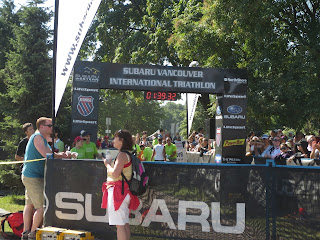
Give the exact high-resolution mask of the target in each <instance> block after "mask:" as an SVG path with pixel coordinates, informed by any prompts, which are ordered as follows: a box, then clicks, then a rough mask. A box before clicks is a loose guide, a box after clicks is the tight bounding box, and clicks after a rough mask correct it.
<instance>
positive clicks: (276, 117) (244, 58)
mask: <svg viewBox="0 0 320 240" xmlns="http://www.w3.org/2000/svg"><path fill="white" fill-rule="evenodd" d="M195 2H196V1H189V4H190V8H188V9H189V11H185V12H184V14H181V15H179V16H178V17H177V18H176V19H175V20H174V21H175V25H174V26H175V29H174V34H173V36H172V37H171V39H170V43H171V44H172V45H173V46H174V47H175V49H176V51H177V54H178V56H179V58H180V60H181V61H185V60H184V59H186V60H188V61H190V60H191V59H194V56H195V55H196V56H198V59H197V60H198V61H199V62H200V64H201V65H202V66H207V67H219V68H244V69H247V70H248V74H249V89H248V99H249V101H248V103H249V107H248V119H249V120H248V123H249V126H251V127H253V128H254V129H257V128H260V129H268V128H274V127H282V126H288V127H293V128H302V127H303V126H304V125H305V124H306V122H310V121H311V122H313V124H314V125H315V126H316V124H319V120H318V119H319V109H318V108H315V105H316V104H315V103H316V102H318V101H319V100H320V99H319V97H318V94H316V92H317V91H318V90H319V84H317V83H318V82H319V70H320V68H319V67H320V66H319V64H320V61H319V49H320V44H319V40H318V39H319V30H320V24H319V21H320V14H319V11H320V9H319V1H298V0H287V1H242V0H241V1H238V0H208V1H205V4H204V7H203V8H200V7H199V8H196V7H195ZM191 19H192V20H191ZM311 112H312V114H311ZM295 113H296V114H295Z"/></svg>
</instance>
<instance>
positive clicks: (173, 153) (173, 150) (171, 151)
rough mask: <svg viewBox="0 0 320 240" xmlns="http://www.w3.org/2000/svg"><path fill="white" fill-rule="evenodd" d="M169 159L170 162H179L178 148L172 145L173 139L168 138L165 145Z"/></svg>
mask: <svg viewBox="0 0 320 240" xmlns="http://www.w3.org/2000/svg"><path fill="white" fill-rule="evenodd" d="M164 148H165V151H166V155H167V159H168V160H169V161H170V162H176V161H177V146H176V145H174V144H173V143H171V138H169V137H167V139H166V145H164Z"/></svg>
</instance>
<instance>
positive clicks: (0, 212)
mask: <svg viewBox="0 0 320 240" xmlns="http://www.w3.org/2000/svg"><path fill="white" fill-rule="evenodd" d="M7 213H10V212H8V211H6V210H4V209H2V208H0V217H1V216H3V215H5V214H7Z"/></svg>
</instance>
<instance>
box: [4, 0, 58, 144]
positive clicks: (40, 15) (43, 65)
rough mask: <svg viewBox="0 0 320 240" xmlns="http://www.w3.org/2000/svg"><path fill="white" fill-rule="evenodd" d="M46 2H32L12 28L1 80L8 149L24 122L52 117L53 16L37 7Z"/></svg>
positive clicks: (20, 12)
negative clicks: (51, 50) (51, 51)
mask: <svg viewBox="0 0 320 240" xmlns="http://www.w3.org/2000/svg"><path fill="white" fill-rule="evenodd" d="M42 2H43V1H34V2H33V1H31V2H30V3H29V5H28V6H27V7H22V8H21V9H20V10H19V11H18V12H17V17H18V18H19V22H20V24H19V25H13V26H12V28H13V38H11V39H10V43H11V45H12V48H13V50H12V51H11V52H10V53H8V54H7V62H6V65H5V68H4V69H2V70H1V75H0V76H1V81H3V82H4V83H5V85H6V92H5V93H2V94H1V106H0V107H1V112H2V114H3V115H4V122H2V123H1V126H0V127H1V130H2V134H1V135H2V136H6V142H7V146H8V147H12V148H15V143H16V142H17V140H18V138H19V137H20V136H21V125H22V124H23V123H24V122H31V123H35V121H36V119H37V118H39V117H41V116H51V85H52V84H51V72H52V71H51V59H50V58H49V55H48V52H49V50H50V47H51V45H50V44H48V37H49V33H50V32H49V29H48V27H47V25H46V24H47V23H48V21H49V20H50V17H51V15H52V14H51V13H50V12H49V13H48V12H47V11H48V10H47V9H44V8H39V7H37V4H38V3H42Z"/></svg>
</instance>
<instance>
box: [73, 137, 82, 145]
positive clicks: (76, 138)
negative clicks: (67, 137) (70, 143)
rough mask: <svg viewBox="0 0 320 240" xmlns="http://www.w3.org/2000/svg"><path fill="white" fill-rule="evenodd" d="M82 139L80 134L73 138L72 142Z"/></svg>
mask: <svg viewBox="0 0 320 240" xmlns="http://www.w3.org/2000/svg"><path fill="white" fill-rule="evenodd" d="M82 139H83V138H82V137H81V136H77V137H75V138H74V143H76V142H78V141H80V140H82Z"/></svg>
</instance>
